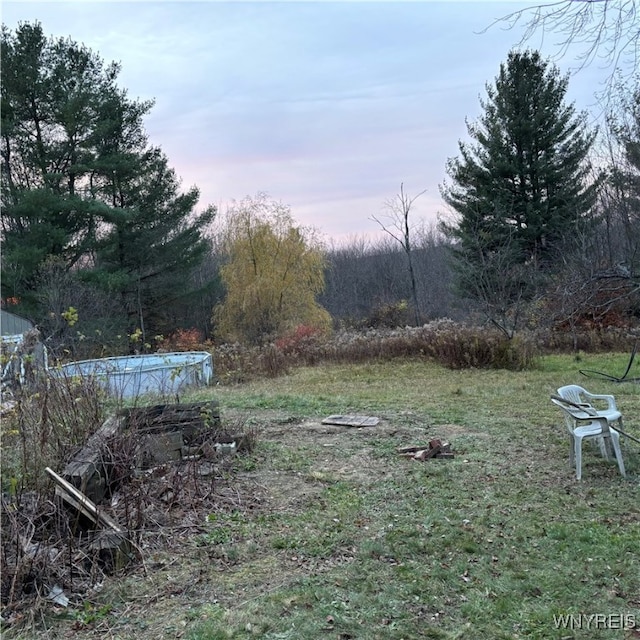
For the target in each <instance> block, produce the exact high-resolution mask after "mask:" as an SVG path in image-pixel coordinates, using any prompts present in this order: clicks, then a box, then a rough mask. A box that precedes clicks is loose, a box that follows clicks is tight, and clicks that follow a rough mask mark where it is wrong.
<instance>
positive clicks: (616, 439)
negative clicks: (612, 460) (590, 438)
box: [611, 432, 627, 478]
mask: <svg viewBox="0 0 640 640" xmlns="http://www.w3.org/2000/svg"><path fill="white" fill-rule="evenodd" d="M611 444H612V446H613V451H614V453H615V454H616V460H617V461H618V469H620V473H621V474H622V476H623V477H624V478H626V477H627V472H626V471H625V468H624V460H623V459H622V449H621V448H620V436H619V435H618V434H617V433H616V434H615V435H614V433H613V432H612V433H611Z"/></svg>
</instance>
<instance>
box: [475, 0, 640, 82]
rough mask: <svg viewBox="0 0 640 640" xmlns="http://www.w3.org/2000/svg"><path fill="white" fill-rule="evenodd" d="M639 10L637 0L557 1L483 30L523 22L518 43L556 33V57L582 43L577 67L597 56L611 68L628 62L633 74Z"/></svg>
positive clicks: (639, 46) (639, 44)
mask: <svg viewBox="0 0 640 640" xmlns="http://www.w3.org/2000/svg"><path fill="white" fill-rule="evenodd" d="M638 13H639V11H638V2H637V0H559V1H557V2H543V3H540V4H537V5H534V6H531V7H527V8H525V9H519V10H517V11H513V12H511V13H509V14H507V15H505V16H503V17H501V18H498V19H496V20H495V21H494V22H493V23H492V24H491V25H490V26H489V27H488V28H487V29H485V30H484V31H487V30H488V29H489V28H491V27H493V26H495V25H497V24H499V23H506V24H507V25H508V28H509V29H512V28H514V27H516V26H517V25H523V26H524V28H525V29H524V35H523V36H522V39H521V41H520V45H523V44H524V43H525V42H527V41H529V40H531V39H532V38H533V37H534V36H535V35H536V34H541V36H542V38H543V39H544V38H545V37H546V36H547V34H551V33H552V34H556V35H559V36H560V37H561V39H560V41H559V42H557V43H556V46H557V47H558V57H562V56H564V55H565V54H566V53H567V51H568V49H569V47H570V46H571V45H572V44H578V45H581V46H582V51H581V52H580V53H579V54H578V60H580V61H581V63H580V65H579V67H578V69H582V68H584V67H586V66H588V65H589V64H591V63H592V62H593V61H594V60H595V59H596V58H598V59H600V60H602V61H604V62H605V63H606V64H607V65H610V66H612V67H613V69H620V68H621V67H622V66H624V65H626V64H628V65H630V69H631V71H630V73H632V72H633V70H635V69H637V68H638V62H639V61H640V60H639V58H640V20H639V15H638ZM612 75H613V74H612Z"/></svg>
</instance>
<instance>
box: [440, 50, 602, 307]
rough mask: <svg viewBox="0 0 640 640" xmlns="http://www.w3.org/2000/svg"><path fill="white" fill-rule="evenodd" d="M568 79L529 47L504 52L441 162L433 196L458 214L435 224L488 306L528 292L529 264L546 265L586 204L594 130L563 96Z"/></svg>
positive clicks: (591, 193) (583, 219) (582, 218)
mask: <svg viewBox="0 0 640 640" xmlns="http://www.w3.org/2000/svg"><path fill="white" fill-rule="evenodd" d="M567 86H568V78H567V77H561V75H560V73H559V71H558V69H557V68H556V67H555V66H552V65H550V64H549V63H547V62H545V61H543V60H542V59H541V57H540V54H539V53H538V52H524V53H518V52H511V53H510V54H509V56H508V59H507V62H506V63H504V64H501V65H500V72H499V74H498V76H497V78H496V80H495V85H493V86H491V85H487V99H486V100H484V101H481V105H482V107H483V109H484V114H483V115H482V116H481V118H480V119H479V121H478V122H477V123H474V124H468V125H467V128H468V132H469V135H470V136H471V138H473V139H474V141H475V143H473V144H468V143H464V142H460V143H459V149H460V156H459V157H456V158H453V159H450V160H449V161H448V163H447V173H448V175H449V178H450V183H448V184H445V185H443V186H442V195H443V198H444V200H445V201H446V202H447V204H449V205H450V207H451V208H452V209H453V211H454V212H455V213H456V214H457V217H456V219H455V221H454V222H449V223H446V222H445V223H443V224H442V229H443V231H444V232H445V233H446V234H447V235H448V236H449V237H450V238H451V239H452V240H453V241H454V242H455V245H456V252H455V256H456V266H457V274H458V279H457V281H458V286H459V288H460V290H461V292H462V293H463V294H465V295H467V296H470V297H471V298H475V299H476V300H479V301H481V302H483V303H487V302H488V301H489V299H490V298H491V299H492V303H491V305H489V306H493V308H494V310H495V307H496V305H497V306H500V305H502V306H503V307H504V305H509V304H511V303H514V302H517V301H520V300H522V299H523V298H526V297H527V296H530V295H531V294H532V291H531V287H532V285H533V284H534V278H533V277H532V273H533V272H532V269H535V268H537V269H540V268H545V269H548V268H550V267H552V266H553V263H554V259H555V258H556V257H557V251H558V248H559V247H560V245H561V244H562V243H564V242H565V241H566V239H567V238H568V237H571V236H572V235H575V234H576V233H578V232H581V231H582V230H583V228H584V226H585V225H586V224H587V218H588V213H589V211H590V210H591V208H592V206H593V205H594V202H595V198H596V189H597V181H595V180H590V168H589V165H588V163H587V156H588V153H589V150H590V148H591V146H592V144H593V141H594V136H595V133H587V125H586V115H585V114H577V113H576V111H575V108H574V106H573V105H568V104H566V103H565V97H566V92H567ZM503 310H504V309H503Z"/></svg>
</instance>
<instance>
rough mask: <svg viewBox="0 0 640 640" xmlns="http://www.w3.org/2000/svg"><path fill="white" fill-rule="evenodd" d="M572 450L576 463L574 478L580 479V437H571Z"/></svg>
mask: <svg viewBox="0 0 640 640" xmlns="http://www.w3.org/2000/svg"><path fill="white" fill-rule="evenodd" d="M573 451H574V454H573V455H574V460H575V465H576V478H577V479H578V480H582V438H574V439H573Z"/></svg>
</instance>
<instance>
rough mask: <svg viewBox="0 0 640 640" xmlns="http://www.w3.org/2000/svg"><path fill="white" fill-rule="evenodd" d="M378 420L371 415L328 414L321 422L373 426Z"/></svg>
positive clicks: (351, 425)
mask: <svg viewBox="0 0 640 640" xmlns="http://www.w3.org/2000/svg"><path fill="white" fill-rule="evenodd" d="M378 422H380V420H379V419H378V418H375V417H373V416H359V415H334V416H328V417H327V418H325V419H324V420H323V421H322V424H335V425H340V426H343V427H375V426H376V425H377V424H378Z"/></svg>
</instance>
